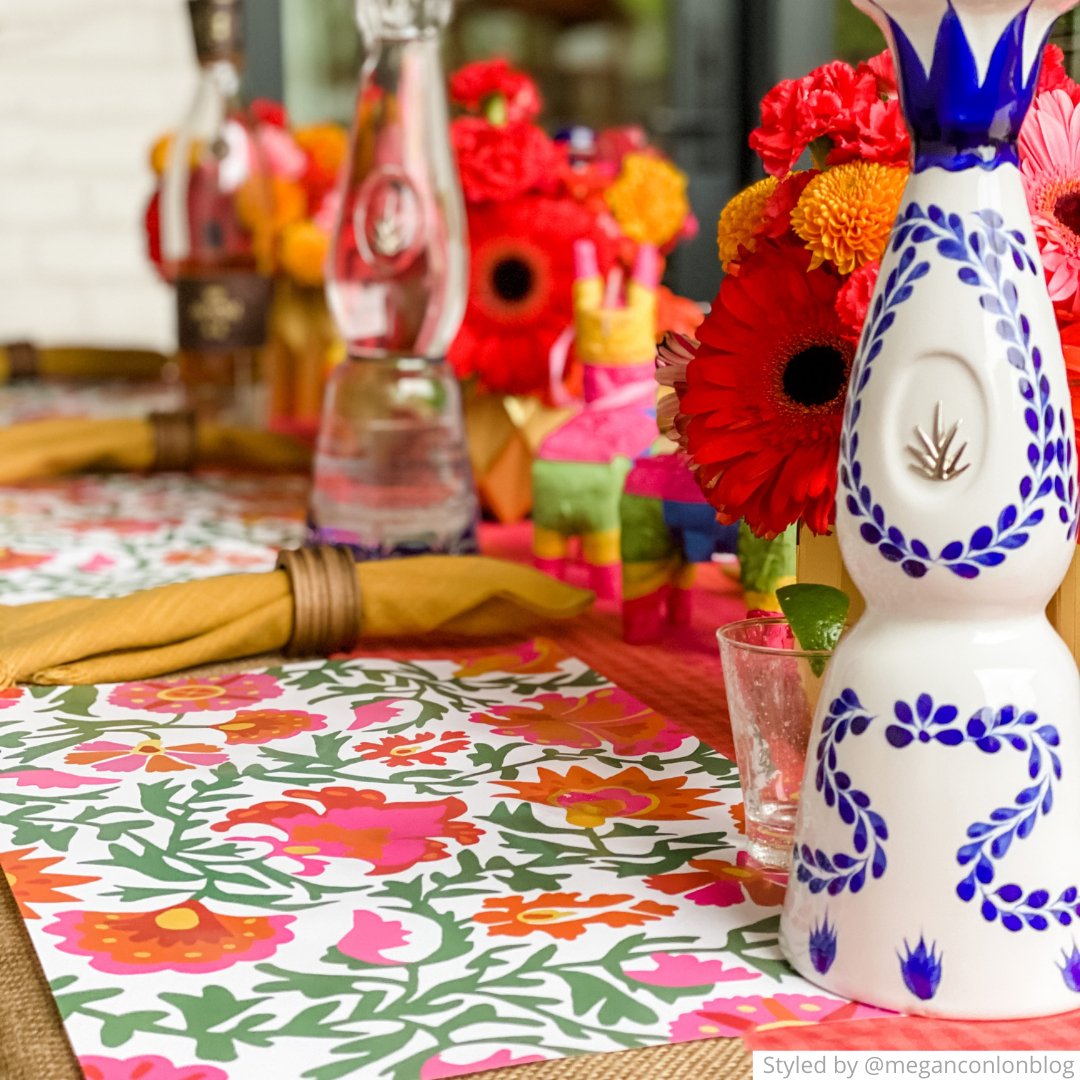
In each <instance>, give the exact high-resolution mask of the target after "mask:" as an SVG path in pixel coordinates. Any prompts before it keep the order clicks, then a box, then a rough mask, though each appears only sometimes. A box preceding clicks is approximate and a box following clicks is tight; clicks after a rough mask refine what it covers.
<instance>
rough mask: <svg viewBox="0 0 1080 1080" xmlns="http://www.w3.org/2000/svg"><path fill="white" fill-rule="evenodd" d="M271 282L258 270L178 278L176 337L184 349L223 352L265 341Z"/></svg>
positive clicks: (255, 347)
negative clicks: (250, 272) (246, 272)
mask: <svg viewBox="0 0 1080 1080" xmlns="http://www.w3.org/2000/svg"><path fill="white" fill-rule="evenodd" d="M272 293H273V283H272V281H271V280H270V279H269V278H266V277H262V276H261V275H260V274H218V275H207V276H205V277H195V278H180V279H179V280H178V281H177V283H176V300H177V311H178V316H179V318H178V331H179V333H178V337H179V344H180V348H181V350H182V351H184V352H227V351H230V350H232V349H257V348H260V347H261V346H263V345H265V344H266V324H267V318H268V315H269V311H270V299H271V296H272Z"/></svg>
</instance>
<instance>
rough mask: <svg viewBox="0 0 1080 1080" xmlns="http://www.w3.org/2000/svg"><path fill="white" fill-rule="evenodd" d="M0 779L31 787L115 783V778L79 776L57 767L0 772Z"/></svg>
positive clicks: (69, 786) (64, 786)
mask: <svg viewBox="0 0 1080 1080" xmlns="http://www.w3.org/2000/svg"><path fill="white" fill-rule="evenodd" d="M0 780H14V781H15V786H16V787H32V788H77V787H92V786H94V785H96V784H115V783H116V781H115V780H105V779H100V780H99V779H98V778H97V777H96V776H79V775H78V774H76V773H68V772H60V771H59V770H58V769H22V770H20V771H19V772H6V773H0Z"/></svg>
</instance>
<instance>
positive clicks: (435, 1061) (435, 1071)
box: [420, 1050, 548, 1080]
mask: <svg viewBox="0 0 1080 1080" xmlns="http://www.w3.org/2000/svg"><path fill="white" fill-rule="evenodd" d="M547 1060H548V1059H547V1058H544V1057H538V1056H537V1055H536V1054H526V1055H525V1057H514V1055H513V1052H512V1051H510V1050H498V1051H496V1052H495V1053H494V1054H491V1055H490V1056H489V1057H486V1058H484V1059H483V1061H470V1062H469V1063H468V1064H465V1065H458V1064H456V1063H455V1062H452V1061H444V1060H443V1058H442V1055H441V1054H436V1055H435V1056H434V1057H433V1058H428V1059H427V1061H425V1062H424V1064H423V1065H422V1066H421V1067H420V1080H449V1078H450V1077H454V1076H471V1075H472V1074H473V1073H478V1072H485V1071H486V1070H488V1069H505V1068H506V1067H507V1066H508V1065H532V1064H533V1063H535V1062H537V1061H547Z"/></svg>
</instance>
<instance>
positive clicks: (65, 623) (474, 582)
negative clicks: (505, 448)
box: [0, 555, 593, 689]
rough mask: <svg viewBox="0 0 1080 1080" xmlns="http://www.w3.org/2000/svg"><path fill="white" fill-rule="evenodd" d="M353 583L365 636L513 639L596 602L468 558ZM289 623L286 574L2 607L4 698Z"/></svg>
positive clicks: (175, 663) (192, 658)
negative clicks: (15, 689)
mask: <svg viewBox="0 0 1080 1080" xmlns="http://www.w3.org/2000/svg"><path fill="white" fill-rule="evenodd" d="M356 574H357V578H358V580H359V583H360V595H361V606H362V623H361V637H362V638H366V639H368V638H384V639H385V638H409V637H421V636H427V635H431V634H446V635H454V636H456V635H467V636H470V637H484V636H492V635H499V634H507V633H514V632H520V631H525V630H527V629H529V628H530V627H531V626H533V625H535V624H536V623H537V622H539V621H542V620H544V619H567V618H571V617H572V616H574V615H578V614H580V613H581V612H582V611H584V610H585V609H586V608H587V607H588V606H589V605H590V604H591V603H592V600H593V596H592V593H588V592H584V591H583V590H581V589H575V588H572V587H571V586H569V585H564V584H563V583H562V582H559V581H556V580H554V579H553V578H549V577H547V576H546V575H545V574H541V573H539V572H538V571H536V570H533V569H532V568H530V567H527V566H521V565H519V564H517V563H510V562H503V561H501V560H498V559H487V558H480V557H471V556H458V557H451V556H438V555H432V556H423V557H420V558H413V559H394V560H389V561H386V562H369V563H358V564H357V566H356ZM292 622H293V600H292V592H291V590H290V587H289V582H288V578H287V577H286V574H285V573H284V571H275V572H273V573H269V574H230V575H228V576H226V577H218V578H206V579H203V580H201V581H191V582H185V583H183V584H180V585H166V586H163V587H161V588H158V589H147V590H145V591H143V592H137V593H133V594H132V595H130V596H123V597H117V598H115V599H108V600H97V599H92V598H76V599H69V600H49V601H45V602H43V603H38V604H26V605H24V606H21V607H0V689H3V688H6V687H9V686H11V685H13V684H14V683H16V682H31V683H40V684H43V685H58V684H62V685H67V684H72V683H74V684H84V683H106V682H126V681H128V680H131V679H143V678H149V677H151V676H155V675H164V674H167V673H169V672H173V671H181V670H183V669H185V668H189V667H196V666H198V665H200V664H209V663H217V662H222V661H225V660H233V659H237V658H239V657H242V656H254V655H257V654H260V653H269V652H279V651H280V650H282V649H283V648H284V647H285V645H286V644H287V643H288V641H289V638H290V635H291V632H292Z"/></svg>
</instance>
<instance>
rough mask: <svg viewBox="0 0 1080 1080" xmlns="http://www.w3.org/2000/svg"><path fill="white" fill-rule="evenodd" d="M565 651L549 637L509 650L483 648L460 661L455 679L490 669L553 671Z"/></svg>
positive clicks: (527, 672)
mask: <svg viewBox="0 0 1080 1080" xmlns="http://www.w3.org/2000/svg"><path fill="white" fill-rule="evenodd" d="M566 658H567V656H566V653H565V652H563V650H562V649H561V648H560V647H559V646H558V645H556V644H555V642H554V641H551V640H549V639H548V638H536V640H535V641H526V642H523V643H522V644H521V645H519V646H518V647H517V648H516V649H512V650H510V651H509V652H490V651H489V652H482V653H478V654H476V655H475V656H470V657H467V658H465V659H463V660H462V661H461V666H460V667H459V668H458V669H457V671H455V672H454V678H455V679H474V678H476V677H477V676H479V675H488V674H490V673H491V672H493V671H494V672H498V673H499V674H504V673H505V674H512V675H554V674H557V673H558V671H559V666H560V664H561V663H562V662H563V661H564V660H565V659H566Z"/></svg>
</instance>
